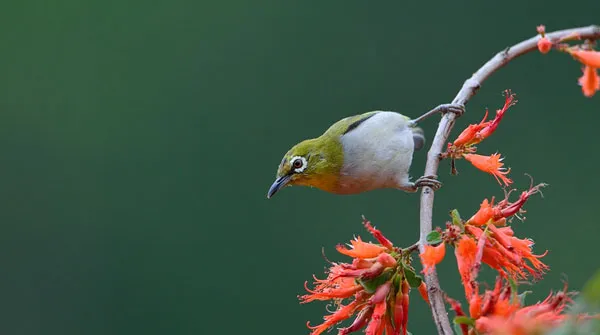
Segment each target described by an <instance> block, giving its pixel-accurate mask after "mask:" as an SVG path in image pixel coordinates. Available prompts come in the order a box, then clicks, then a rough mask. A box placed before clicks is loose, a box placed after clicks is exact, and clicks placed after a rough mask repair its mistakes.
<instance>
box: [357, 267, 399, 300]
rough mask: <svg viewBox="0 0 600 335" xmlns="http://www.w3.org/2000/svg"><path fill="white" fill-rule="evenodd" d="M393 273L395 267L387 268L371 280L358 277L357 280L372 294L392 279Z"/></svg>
mask: <svg viewBox="0 0 600 335" xmlns="http://www.w3.org/2000/svg"><path fill="white" fill-rule="evenodd" d="M393 274H394V270H393V269H387V270H385V271H383V273H382V274H380V275H379V276H377V277H375V278H373V279H371V280H363V279H360V278H358V279H357V280H356V281H357V282H358V283H359V284H360V285H361V286H362V287H363V288H364V289H365V291H366V292H367V293H369V294H372V293H375V291H376V290H377V288H378V287H379V286H381V284H383V283H385V282H387V281H388V280H390V278H392V275H393Z"/></svg>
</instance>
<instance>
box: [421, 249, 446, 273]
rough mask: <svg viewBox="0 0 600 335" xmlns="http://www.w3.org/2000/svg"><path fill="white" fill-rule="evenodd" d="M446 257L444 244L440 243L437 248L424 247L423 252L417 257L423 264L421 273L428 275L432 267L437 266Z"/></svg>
mask: <svg viewBox="0 0 600 335" xmlns="http://www.w3.org/2000/svg"><path fill="white" fill-rule="evenodd" d="M445 255H446V244H444V243H440V245H438V246H435V247H434V246H431V245H426V246H425V250H424V251H423V253H422V254H420V255H419V256H420V257H421V263H422V264H423V272H424V273H428V272H429V271H431V270H432V269H433V267H434V266H436V265H437V264H439V263H440V262H441V261H442V260H443V259H444V256H445Z"/></svg>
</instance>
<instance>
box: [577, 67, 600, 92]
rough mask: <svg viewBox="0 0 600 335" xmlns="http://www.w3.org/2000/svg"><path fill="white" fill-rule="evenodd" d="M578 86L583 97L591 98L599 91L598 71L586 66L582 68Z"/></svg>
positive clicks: (599, 78)
mask: <svg viewBox="0 0 600 335" xmlns="http://www.w3.org/2000/svg"><path fill="white" fill-rule="evenodd" d="M579 85H581V90H582V91H583V95H585V96H586V97H588V98H589V97H592V96H593V95H594V94H595V93H596V91H600V77H598V69H596V68H594V67H591V66H589V65H586V66H584V67H583V76H581V77H580V78H579Z"/></svg>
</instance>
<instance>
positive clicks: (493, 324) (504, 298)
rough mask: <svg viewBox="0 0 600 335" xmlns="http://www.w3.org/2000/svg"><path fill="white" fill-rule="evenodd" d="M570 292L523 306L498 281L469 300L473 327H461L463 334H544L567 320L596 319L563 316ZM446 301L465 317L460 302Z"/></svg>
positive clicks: (507, 287) (509, 287)
mask: <svg viewBox="0 0 600 335" xmlns="http://www.w3.org/2000/svg"><path fill="white" fill-rule="evenodd" d="M572 295H573V294H572V293H568V292H567V291H566V286H565V288H564V289H563V291H560V292H558V293H556V294H550V295H549V296H548V297H547V298H546V299H545V300H544V301H542V302H538V303H536V304H534V305H530V306H523V305H522V304H521V302H520V299H518V297H517V292H513V291H512V288H511V286H510V285H508V283H507V282H505V281H502V280H501V279H500V278H498V279H497V281H496V285H495V286H494V289H493V290H486V291H485V292H484V293H483V295H480V294H479V292H477V291H476V292H475V293H474V294H473V297H472V298H471V299H469V313H470V315H471V319H472V320H473V321H474V327H473V326H470V325H468V324H461V331H462V333H463V334H465V335H466V334H471V333H470V332H469V328H470V327H473V328H474V329H475V331H476V332H477V333H479V334H487V335H506V334H514V335H534V334H545V333H546V332H547V331H549V330H552V329H555V328H556V327H558V326H560V324H562V323H563V322H564V321H566V320H567V319H571V320H585V319H590V318H598V317H599V316H598V315H593V316H590V315H586V314H580V315H577V316H576V318H574V319H573V318H572V317H570V316H569V315H568V314H565V313H564V312H565V309H566V308H567V306H568V304H569V303H570V302H571V301H572V300H571V296H572ZM446 301H447V302H448V304H450V307H451V308H452V309H453V310H454V312H455V313H456V315H457V316H462V317H465V313H464V312H463V309H462V307H461V305H460V303H459V302H458V301H456V300H454V299H451V298H449V297H446Z"/></svg>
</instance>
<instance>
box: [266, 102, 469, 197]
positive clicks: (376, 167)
mask: <svg viewBox="0 0 600 335" xmlns="http://www.w3.org/2000/svg"><path fill="white" fill-rule="evenodd" d="M449 111H450V112H454V113H457V114H462V113H463V112H464V107H463V106H462V105H452V104H444V105H440V106H438V107H436V108H434V109H432V110H431V111H429V112H427V113H425V114H423V115H422V116H420V117H418V118H416V119H414V120H412V119H411V118H409V117H407V116H405V115H402V114H400V113H397V112H393V111H380V110H376V111H371V112H367V113H364V114H360V115H354V116H350V117H346V118H343V119H341V120H339V121H337V122H335V123H334V124H333V125H331V126H330V127H329V128H328V129H327V130H326V131H325V132H324V133H323V134H322V135H321V136H319V137H317V138H312V139H307V140H304V141H302V142H300V143H298V144H296V145H294V146H293V147H292V148H291V149H289V150H288V151H287V153H286V154H285V155H284V156H283V159H282V160H281V163H280V164H279V166H278V169H277V174H276V178H275V181H274V182H273V184H272V185H271V187H270V188H269V190H268V192H267V198H271V197H273V195H275V194H276V193H277V192H278V191H279V190H281V189H282V188H284V187H286V186H293V185H297V186H310V187H315V188H318V189H320V190H323V191H326V192H329V193H333V194H340V195H347V194H358V193H363V192H368V191H372V190H376V189H383V188H395V189H399V190H402V191H405V192H409V193H414V192H416V191H417V190H418V189H419V188H420V187H423V186H429V187H431V188H432V189H434V190H437V189H439V187H440V186H441V183H440V182H439V181H438V180H437V179H436V177H435V176H423V177H421V178H418V179H417V180H416V181H414V182H412V181H410V177H409V169H410V166H411V163H412V159H413V153H414V151H415V150H420V149H421V148H423V146H424V145H425V135H424V132H423V130H422V129H421V128H420V127H418V126H417V123H418V122H420V121H422V120H423V119H425V118H427V117H429V116H431V115H433V114H436V113H438V112H442V113H446V112H449Z"/></svg>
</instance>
